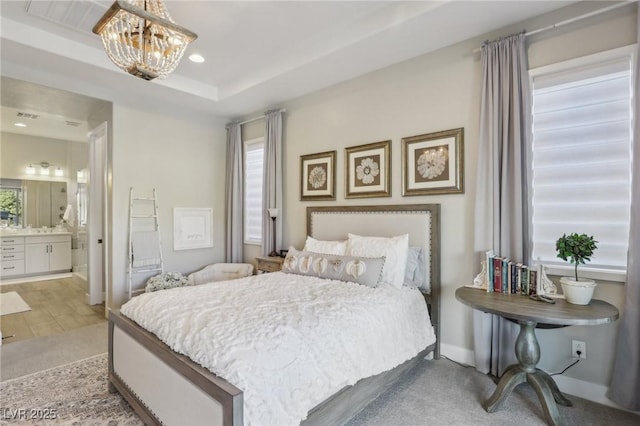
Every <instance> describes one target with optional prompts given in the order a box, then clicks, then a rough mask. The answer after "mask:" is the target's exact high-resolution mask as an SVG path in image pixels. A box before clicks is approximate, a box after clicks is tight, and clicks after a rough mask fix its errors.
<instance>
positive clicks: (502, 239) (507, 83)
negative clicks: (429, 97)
mask: <svg viewBox="0 0 640 426" xmlns="http://www.w3.org/2000/svg"><path fill="white" fill-rule="evenodd" d="M481 60H482V80H483V81H482V84H483V87H482V98H481V106H480V135H479V141H478V146H479V149H478V173H477V178H476V185H477V187H476V189H477V192H476V206H475V208H476V210H475V250H476V251H478V252H479V253H481V254H482V255H484V252H485V251H487V250H491V249H493V250H494V251H495V253H496V255H498V256H508V257H510V258H511V259H512V260H517V261H519V262H523V263H525V264H529V260H530V259H529V257H530V251H529V247H528V245H529V240H530V239H529V226H528V223H529V201H528V200H529V197H528V190H527V188H528V187H527V185H528V182H527V176H528V166H527V165H528V155H529V154H528V152H529V139H530V138H529V135H530V132H531V130H530V108H531V107H530V95H529V77H528V73H527V57H526V52H525V35H524V34H517V35H513V36H510V37H507V38H504V39H501V40H498V41H494V42H486V43H484V44H483V46H482V53H481ZM483 257H484V256H483ZM473 319H474V343H475V362H476V369H477V370H478V371H481V372H483V373H491V374H493V375H496V376H500V375H501V374H502V373H503V372H504V370H505V368H506V367H507V366H508V365H510V364H513V363H515V362H517V361H516V358H515V353H514V347H515V340H516V338H517V336H518V333H519V331H520V329H519V327H518V326H517V325H516V324H514V323H512V322H510V321H507V320H504V319H502V318H501V317H499V316H496V315H491V314H485V313H482V312H480V311H474V318H473Z"/></svg>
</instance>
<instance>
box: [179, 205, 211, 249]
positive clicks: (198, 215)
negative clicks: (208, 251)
mask: <svg viewBox="0 0 640 426" xmlns="http://www.w3.org/2000/svg"><path fill="white" fill-rule="evenodd" d="M212 221H213V209H212V208H182V207H175V208H174V209H173V249H174V250H190V249H199V248H207V247H213V227H212Z"/></svg>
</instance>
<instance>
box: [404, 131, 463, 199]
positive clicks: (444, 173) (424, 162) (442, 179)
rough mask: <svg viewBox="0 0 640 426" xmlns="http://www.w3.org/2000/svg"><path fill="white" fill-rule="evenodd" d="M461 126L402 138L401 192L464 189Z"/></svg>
mask: <svg viewBox="0 0 640 426" xmlns="http://www.w3.org/2000/svg"><path fill="white" fill-rule="evenodd" d="M463 144H464V129H463V128H459V129H452V130H445V131H442V132H435V133H428V134H426V135H418V136H411V137H409V138H403V139H402V175H403V176H402V195H403V196H410V195H435V194H462V193H463V192H464V153H463Z"/></svg>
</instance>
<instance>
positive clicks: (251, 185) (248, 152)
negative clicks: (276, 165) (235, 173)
mask: <svg viewBox="0 0 640 426" xmlns="http://www.w3.org/2000/svg"><path fill="white" fill-rule="evenodd" d="M263 169H264V140H263V139H262V138H260V139H252V140H249V141H245V142H244V242H245V244H262V214H263V212H262V179H263V176H262V175H263Z"/></svg>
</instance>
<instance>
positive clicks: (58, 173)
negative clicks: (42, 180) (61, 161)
mask: <svg viewBox="0 0 640 426" xmlns="http://www.w3.org/2000/svg"><path fill="white" fill-rule="evenodd" d="M54 173H55V175H56V176H58V177H61V176H64V171H63V170H62V169H61V168H60V167H58V168H57V169H56V171H55V172H54Z"/></svg>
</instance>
